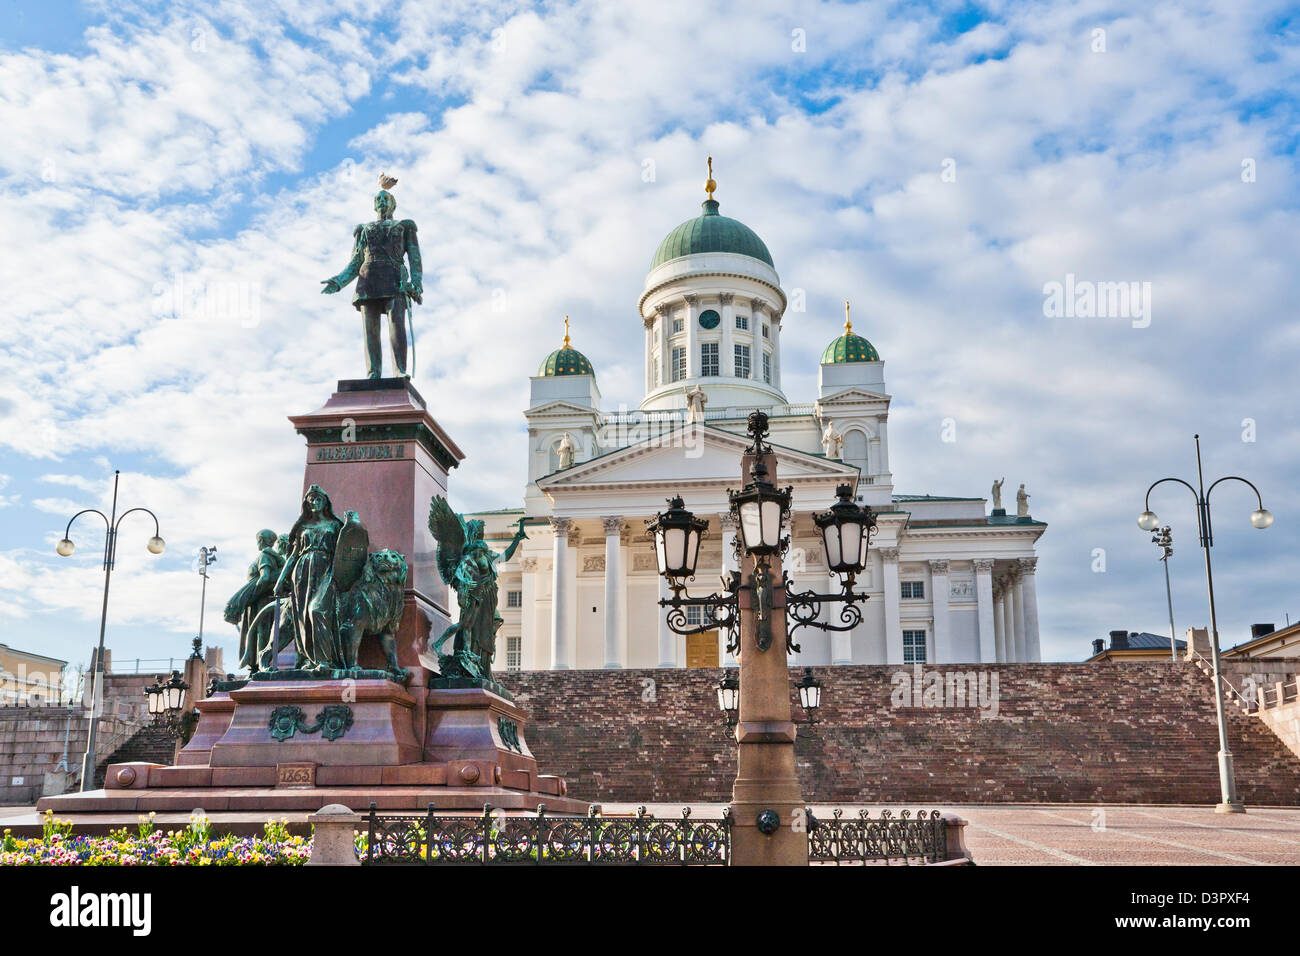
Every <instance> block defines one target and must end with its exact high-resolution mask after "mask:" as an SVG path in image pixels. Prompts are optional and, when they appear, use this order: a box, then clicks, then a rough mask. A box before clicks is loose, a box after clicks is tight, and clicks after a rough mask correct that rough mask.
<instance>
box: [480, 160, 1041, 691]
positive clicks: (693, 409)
mask: <svg viewBox="0 0 1300 956" xmlns="http://www.w3.org/2000/svg"><path fill="white" fill-rule="evenodd" d="M706 188H707V189H708V193H709V198H708V199H707V200H706V201H705V202H704V204H703V211H702V213H701V214H700V215H699V216H697V217H696V218H694V219H689V220H687V221H686V222H684V223H682V224H681V225H680V226H678V227H677V228H676V229H674V230H673V231H672V232H670V233H669V234H668V236H667V237H666V238H665V239H664V240H663V242H661V243H660V244H659V248H658V250H657V251H656V252H655V255H654V258H653V260H652V261H651V263H650V272H649V274H648V275H647V276H646V281H645V289H644V291H643V292H642V293H641V298H640V301H639V303H638V306H639V311H640V315H641V323H642V326H643V327H644V332H645V397H644V398H643V399H642V401H641V403H640V406H639V407H638V408H637V409H636V410H635V411H617V412H615V411H602V410H601V407H600V390H599V388H598V387H597V385H596V373H595V370H594V369H593V368H592V365H591V362H590V361H588V360H587V358H586V356H584V355H583V354H582V353H581V352H579V351H578V350H577V349H575V348H574V347H573V346H572V345H571V344H570V336H569V331H568V322H567V319H566V323H565V336H564V344H563V346H562V347H561V348H559V349H557V350H556V351H555V352H553V353H551V354H550V355H549V356H548V357H547V358H546V360H545V361H544V362H543V363H542V366H541V368H540V369H539V371H538V374H537V375H536V376H534V377H533V379H532V387H531V396H530V402H529V407H528V409H527V411H525V412H524V416H525V418H526V419H527V421H528V484H527V487H526V490H525V493H524V502H523V507H522V508H508V509H503V510H501V511H492V512H483V513H478V514H475V515H472V516H467V517H474V518H479V519H481V520H483V521H484V523H485V530H486V533H487V535H488V536H489V537H490V538H500V539H501V540H502V541H504V540H507V539H509V538H510V537H511V536H512V534H513V532H514V528H515V526H516V525H517V523H518V522H519V521H520V520H521V519H523V521H524V524H525V527H526V528H527V531H528V540H527V541H525V542H524V543H523V545H522V546H521V547H520V548H519V549H518V551H517V552H516V553H515V555H514V556H513V557H512V559H511V560H510V561H509V562H507V563H506V564H504V565H503V566H502V568H501V588H502V592H503V600H502V616H503V617H504V618H505V623H504V625H503V626H502V627H501V629H500V631H498V637H497V656H496V665H495V666H496V667H497V668H499V669H500V670H520V669H522V670H544V669H557V670H561V669H568V668H600V667H611V668H623V667H638V668H644V667H716V666H719V665H726V664H734V663H735V661H734V660H730V659H729V658H728V655H727V653H726V650H725V648H726V644H727V640H726V638H727V636H726V634H723V633H715V632H708V631H706V632H703V633H701V634H696V635H692V636H689V637H682V636H680V635H677V634H674V633H673V632H672V631H670V630H669V629H668V626H667V625H666V624H665V622H664V615H663V613H662V609H661V608H659V607H658V605H657V601H658V600H659V598H661V597H665V596H667V586H666V584H665V582H664V579H663V578H661V577H660V576H659V574H658V573H657V570H656V564H655V557H654V554H653V551H652V549H651V547H650V544H649V540H648V538H647V537H646V534H645V524H644V522H645V520H646V519H648V518H651V517H653V516H654V515H655V514H656V513H657V512H659V511H661V510H662V509H663V507H664V500H665V499H666V498H668V497H670V496H671V495H673V494H677V493H680V494H681V495H682V496H683V497H684V498H685V499H686V502H687V505H688V507H689V508H690V509H691V510H692V511H693V512H694V513H695V514H697V515H699V516H702V517H707V518H708V519H709V524H710V527H709V534H708V537H706V539H705V541H704V544H703V545H702V547H701V552H700V558H699V566H698V568H699V570H698V573H697V577H696V580H695V582H693V584H692V587H691V591H692V593H696V594H707V593H709V592H711V591H714V590H717V587H718V583H717V579H718V575H720V574H721V573H722V572H723V570H725V569H729V568H734V567H735V558H734V550H733V542H734V540H735V534H736V529H735V528H734V527H733V526H732V523H731V518H730V515H729V514H728V504H727V489H728V488H734V487H737V485H738V482H739V463H740V459H741V455H742V453H743V452H744V450H745V448H746V447H747V446H748V444H749V442H748V440H747V438H746V436H745V427H746V419H747V417H748V415H749V413H750V412H751V411H754V410H755V409H762V410H763V411H765V412H766V413H767V414H768V416H769V421H770V426H771V433H770V436H769V441H770V442H771V444H772V447H773V450H774V451H775V453H776V456H777V461H778V473H779V474H780V476H781V483H782V484H783V485H784V484H787V483H788V484H790V485H792V486H793V489H794V504H793V509H792V520H791V547H790V553H789V556H788V558H787V561H786V567H787V569H789V570H790V571H791V577H792V578H793V580H794V585H795V587H797V588H799V589H805V588H812V589H815V590H817V591H825V590H827V589H828V587H829V588H830V589H832V590H838V587H839V583H838V578H837V577H836V576H833V575H831V574H830V573H829V572H828V571H827V569H826V567H825V564H824V561H825V559H824V557H823V554H822V548H821V545H820V543H819V539H818V537H817V533H816V529H815V527H814V525H813V521H812V513H813V512H814V511H821V510H824V509H825V507H826V504H827V503H828V502H831V501H833V500H835V489H836V486H837V485H840V484H844V483H849V484H851V485H853V486H855V487H856V489H857V500H858V502H859V503H860V504H864V505H869V506H870V507H871V508H872V510H873V511H875V513H876V514H877V516H878V531H877V534H876V537H875V539H874V541H873V544H872V548H871V552H870V558H869V561H868V565H867V569H866V571H864V573H863V574H862V576H861V577H860V578H859V579H858V582H857V585H856V588H857V589H858V590H860V591H863V592H865V593H866V594H868V595H869V596H870V600H868V601H867V602H866V603H865V604H863V605H862V609H863V621H862V623H861V624H860V625H859V626H858V627H857V628H855V629H854V630H853V631H850V632H844V633H827V632H822V631H815V632H812V633H808V634H807V636H804V637H803V638H802V641H801V643H802V651H801V652H800V653H799V654H797V655H794V657H793V659H792V661H791V663H792V664H802V665H807V664H884V663H888V664H912V663H924V664H950V663H954V664H955V663H971V662H985V663H987V662H1004V661H1006V662H1010V661H1037V660H1039V659H1040V655H1039V640H1038V601H1037V596H1036V592H1035V576H1034V567H1035V564H1036V561H1037V559H1036V558H1035V556H1034V545H1035V542H1036V541H1037V540H1038V538H1039V536H1040V535H1042V533H1043V532H1044V531H1045V530H1046V528H1047V525H1046V524H1045V523H1043V522H1041V521H1035V520H1034V519H1033V518H1032V517H1030V516H1029V515H1028V514H1027V511H1028V507H1027V498H1025V499H1024V500H1022V501H1021V507H1020V508H1018V509H1017V510H1018V511H1019V512H1021V513H1019V514H1016V515H1007V513H1006V511H1005V510H1004V509H1002V508H1001V507H998V505H1000V501H997V500H995V502H994V505H995V507H994V508H993V509H992V512H991V513H987V514H986V512H985V504H986V499H984V498H962V497H938V496H932V495H907V494H895V493H894V478H893V474H892V472H891V470H890V462H889V433H888V419H889V403H890V396H889V394H888V393H887V392H886V390H885V377H884V362H882V361H881V358H880V355H879V354H878V353H877V351H876V349H875V347H874V346H872V344H871V343H870V342H868V341H867V340H866V339H865V338H863V337H862V336H860V335H858V334H857V333H855V332H854V331H853V326H852V323H851V321H850V318H849V314H848V305H847V303H846V304H845V322H844V332H843V334H842V335H840V336H839V337H838V338H836V339H835V340H834V341H833V342H831V343H830V345H828V346H827V347H826V350H825V352H824V353H823V354H822V360H821V367H820V372H819V377H818V397H817V400H816V401H815V402H811V403H807V404H791V403H790V402H789V401H788V400H787V399H786V396H785V394H784V393H783V392H782V390H781V333H782V331H783V328H782V317H783V315H784V313H785V307H786V296H785V293H784V292H783V291H782V289H781V283H780V279H779V278H778V277H777V273H776V269H775V266H774V263H773V261H772V256H771V253H769V252H768V249H767V246H766V245H765V244H764V243H763V240H762V239H760V238H759V237H758V236H757V235H756V234H755V233H754V232H753V230H751V229H750V228H749V227H747V226H745V225H744V224H743V223H741V222H739V221H737V220H735V219H729V218H727V217H726V216H723V215H722V214H721V213H720V211H719V203H718V202H717V200H715V199H714V198H713V190H714V189H715V188H716V185H715V184H714V182H713V180H712V179H710V180H709V183H708V184H707V186H706ZM998 490H999V492H1000V487H999V489H998ZM996 497H998V498H1000V494H998V495H997V496H996ZM691 610H693V611H698V608H694V609H691ZM822 613H823V614H826V613H829V614H835V613H836V612H835V610H834V609H831V610H829V611H823V612H822ZM692 623H695V622H692ZM699 623H704V622H702V621H701V622H699Z"/></svg>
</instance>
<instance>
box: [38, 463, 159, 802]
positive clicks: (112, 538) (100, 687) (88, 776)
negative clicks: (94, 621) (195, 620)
mask: <svg viewBox="0 0 1300 956" xmlns="http://www.w3.org/2000/svg"><path fill="white" fill-rule="evenodd" d="M121 474H122V473H121V472H120V471H114V472H113V507H112V510H111V512H110V513H109V514H107V515H106V514H104V512H102V511H99V510H98V509H95V508H83V509H82V510H81V511H78V512H77V513H76V514H75V515H73V516H72V517H71V518H69V519H68V526H67V527H66V528H65V529H64V531H63V538H62V540H61V541H59V543H58V544H57V545H56V546H55V548H54V550H55V551H57V552H58V553H59V554H60V555H62V556H63V557H65V558H66V557H69V556H70V555H71V554H72V552H73V551H75V550H76V545H74V544H73V543H72V538H71V537H70V535H71V533H72V523H73V522H74V521H76V520H77V519H78V518H80V517H81V516H82V515H84V514H97V515H99V516H100V517H101V518H103V519H104V528H105V532H104V602H103V605H102V607H101V609H100V612H99V649H98V651H97V652H96V653H95V677H94V684H93V685H92V686H91V698H90V725H89V727H88V728H87V733H86V755H85V757H83V758H82V761H81V789H82V792H85V791H86V790H89V789H90V788H91V787H92V786H93V785H94V782H95V734H96V732H97V731H98V730H99V707H100V704H101V703H102V695H103V693H104V625H105V623H106V622H107V621H108V586H109V583H110V582H111V581H112V578H113V565H114V564H115V563H116V560H117V532H118V529H119V528H120V527H121V526H122V519H124V518H125V517H126V516H127V515H129V514H131V513H132V512H135V511H143V512H144V513H145V514H147V515H148V516H149V517H150V518H153V537H152V538H150V539H149V540H148V541H147V542H146V543H145V547H147V548H148V549H149V552H150V553H151V554H162V553H163V550H164V549H165V548H166V547H167V543H166V542H165V541H163V539H162V538H161V537H159V535H158V516H157V515H156V514H154V513H153V512H152V511H150V510H149V509H148V508H131V509H130V510H128V511H124V512H122V514H121V515H119V514H118V513H117V483H118V479H119V478H120V477H121Z"/></svg>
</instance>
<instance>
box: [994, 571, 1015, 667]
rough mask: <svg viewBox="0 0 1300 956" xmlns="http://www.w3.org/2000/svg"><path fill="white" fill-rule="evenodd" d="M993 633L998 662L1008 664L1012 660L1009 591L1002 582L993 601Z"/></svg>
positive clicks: (999, 583)
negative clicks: (1010, 652)
mask: <svg viewBox="0 0 1300 956" xmlns="http://www.w3.org/2000/svg"><path fill="white" fill-rule="evenodd" d="M993 633H994V635H995V637H996V642H997V657H996V660H997V662H998V663H999V664H1003V663H1006V662H1007V661H1009V660H1010V659H1011V658H1009V657H1008V656H1007V590H1006V587H1005V586H1004V585H1003V584H1002V582H1001V581H999V582H998V590H997V597H995V598H994V599H993Z"/></svg>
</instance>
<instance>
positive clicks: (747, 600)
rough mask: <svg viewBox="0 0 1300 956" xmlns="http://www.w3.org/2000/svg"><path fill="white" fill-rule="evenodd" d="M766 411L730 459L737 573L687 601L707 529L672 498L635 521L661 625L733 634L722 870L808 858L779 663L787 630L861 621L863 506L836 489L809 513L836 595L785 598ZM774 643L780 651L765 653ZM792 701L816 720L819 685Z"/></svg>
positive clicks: (782, 529)
mask: <svg viewBox="0 0 1300 956" xmlns="http://www.w3.org/2000/svg"><path fill="white" fill-rule="evenodd" d="M767 431H768V424H767V415H765V414H764V413H763V412H754V413H753V414H751V415H750V416H749V434H750V436H751V438H752V439H753V444H752V445H751V447H750V448H749V449H748V450H747V451H746V453H745V455H744V458H743V459H742V463H741V474H742V479H745V478H747V481H746V484H745V486H744V487H743V488H742V489H741V490H740V491H731V492H728V497H729V499H730V502H731V512H732V515H733V516H734V518H735V520H736V526H737V527H738V528H739V534H738V535H737V538H736V552H737V554H736V558H737V562H736V563H737V565H738V566H739V568H740V570H739V571H728V572H726V573H724V574H723V576H722V589H721V591H718V592H715V593H713V594H710V595H708V596H707V597H691V596H690V595H689V594H687V591H686V585H687V582H688V581H689V580H690V579H691V578H693V577H694V574H695V561H696V557H697V556H698V552H699V539H700V537H701V536H703V534H704V533H705V531H706V529H707V527H708V522H707V521H704V520H703V519H698V518H696V517H695V516H694V515H693V514H691V513H690V512H689V511H687V510H686V507H685V504H684V503H683V501H682V500H681V498H680V497H675V498H673V499H671V500H670V501H669V509H668V511H666V512H664V513H663V514H660V515H658V516H657V517H656V518H654V519H652V520H650V521H648V522H646V525H647V530H648V531H649V532H650V534H651V536H652V537H653V538H654V542H655V553H656V555H657V556H658V559H659V573H660V574H662V575H663V576H664V577H665V578H667V580H668V583H669V586H670V588H671V590H672V597H670V598H665V599H663V600H661V601H660V602H659V604H660V606H662V607H665V608H667V609H668V610H667V612H666V620H667V623H668V626H669V628H670V629H671V630H673V631H674V632H676V633H678V634H695V633H700V632H703V631H710V630H713V629H714V628H722V629H725V630H727V631H728V632H729V633H731V634H732V635H734V637H733V639H732V641H731V643H730V644H729V645H728V648H727V650H728V651H729V652H731V653H733V654H735V655H736V656H737V657H738V658H739V660H740V668H739V671H740V674H739V679H738V680H737V678H735V677H733V676H731V675H728V676H726V677H724V678H723V680H722V681H721V682H720V683H719V685H718V706H719V707H720V708H721V709H722V711H723V712H724V713H725V714H727V717H728V724H729V725H734V726H735V734H736V743H737V760H736V781H735V784H734V786H733V788H732V811H733V813H734V816H735V824H734V830H733V839H732V862H733V863H734V864H737V865H754V864H769V865H803V864H805V863H806V862H807V860H808V839H807V833H806V831H805V830H804V829H803V827H802V826H799V827H796V826H795V822H796V820H797V821H800V822H802V821H803V819H804V816H803V813H804V807H803V796H802V794H801V792H800V789H799V779H798V777H797V775H796V773H795V762H794V742H795V731H796V727H795V724H796V721H794V720H793V719H792V714H791V707H790V690H789V682H790V674H789V666H788V665H787V663H786V655H787V654H789V653H791V652H797V651H798V650H799V645H798V644H796V643H794V641H793V634H794V632H795V631H797V630H798V629H799V628H801V627H817V628H820V629H822V630H827V631H847V630H850V629H852V628H853V627H855V626H856V625H857V624H859V623H861V621H862V611H861V609H860V608H858V607H857V605H858V604H859V603H860V602H862V601H865V600H866V598H867V596H866V595H865V594H855V593H854V591H853V583H854V580H855V577H856V575H858V574H860V573H861V572H862V569H863V567H864V566H865V563H866V555H867V544H868V543H869V541H870V538H871V535H872V534H873V533H874V531H875V525H876V519H875V515H874V514H873V513H872V512H871V509H870V508H862V507H859V506H858V505H857V504H855V503H854V502H853V489H852V487H851V486H848V485H842V486H841V487H840V488H839V489H838V490H837V494H838V496H839V501H838V502H836V503H835V504H834V505H832V506H831V508H830V510H829V511H827V512H825V513H824V514H818V515H814V516H813V520H814V522H815V523H816V525H817V527H818V528H819V529H820V530H821V532H822V543H823V545H824V546H825V548H826V559H827V566H828V567H829V568H830V569H831V570H832V571H833V572H835V573H837V574H839V575H840V580H841V582H842V584H843V590H842V591H841V592H840V593H835V594H818V593H815V592H813V591H802V592H796V591H794V590H793V589H792V586H791V582H790V577H789V575H788V574H787V573H786V571H785V570H784V569H783V568H782V565H781V559H782V557H783V555H784V554H785V552H786V550H787V548H789V545H790V538H789V535H788V534H786V530H787V525H788V522H789V518H790V499H791V489H790V488H784V489H780V488H777V487H776V486H775V484H774V483H773V481H772V478H773V477H774V473H775V469H776V459H775V457H774V456H773V454H772V448H771V446H770V445H767V444H766V443H764V441H763V438H764V437H765V436H766V435H767ZM826 603H839V604H842V605H843V609H842V610H841V613H840V623H838V624H835V623H831V622H823V621H818V620H816V617H817V615H818V613H819V611H820V609H821V606H822V605H823V604H826ZM688 607H700V608H701V609H702V611H703V615H702V618H703V620H702V623H700V624H696V625H691V624H690V623H689V622H688V620H687V616H686V608H688ZM773 645H776V646H777V647H780V648H782V649H783V650H784V653H768V652H769V651H770V650H771V649H772V647H773ZM798 687H799V697H800V704H801V705H802V706H803V708H804V711H805V712H806V714H807V715H808V717H807V719H806V720H805V721H803V722H807V723H811V722H813V721H814V720H815V714H816V711H817V708H818V707H819V706H820V705H821V684H820V683H819V682H818V681H817V680H816V678H814V677H813V676H812V673H811V671H808V672H807V673H806V674H805V676H804V679H803V681H802V682H801V683H800V684H799V685H798Z"/></svg>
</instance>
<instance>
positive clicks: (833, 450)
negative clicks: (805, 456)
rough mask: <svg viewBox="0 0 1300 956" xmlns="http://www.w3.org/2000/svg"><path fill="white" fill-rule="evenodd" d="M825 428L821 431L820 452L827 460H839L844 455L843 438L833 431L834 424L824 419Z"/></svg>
mask: <svg viewBox="0 0 1300 956" xmlns="http://www.w3.org/2000/svg"><path fill="white" fill-rule="evenodd" d="M825 423H826V428H825V429H824V430H823V431H822V452H823V453H824V454H825V455H826V457H827V458H833V459H836V460H839V459H840V458H841V457H843V455H844V436H843V435H841V434H840V433H839V432H837V431H836V430H835V423H834V422H832V421H831V420H830V419H829V418H827V419H825Z"/></svg>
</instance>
